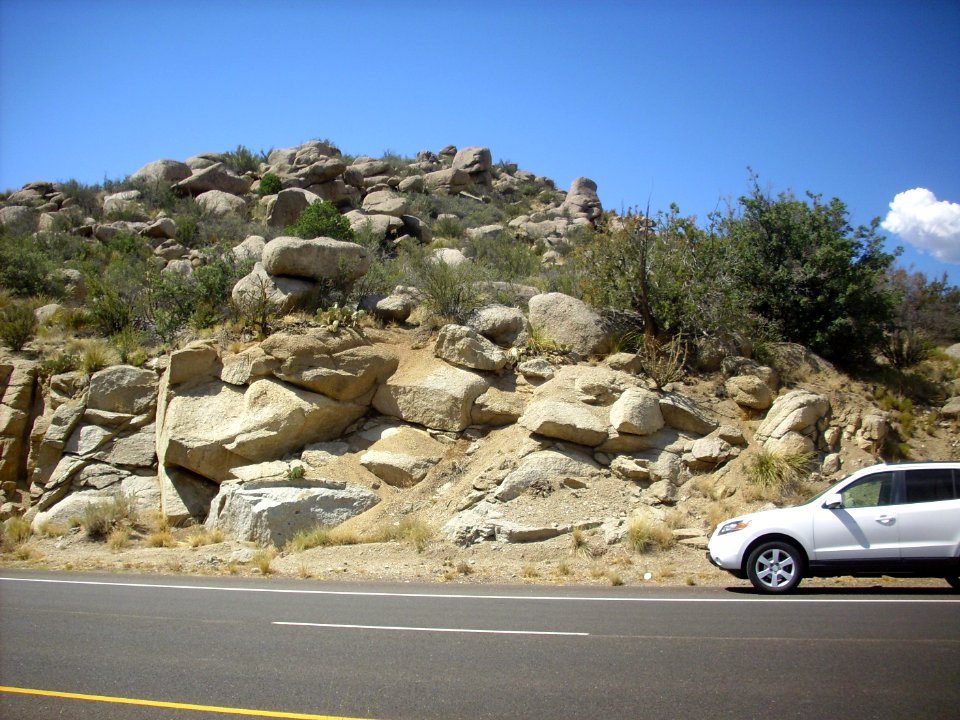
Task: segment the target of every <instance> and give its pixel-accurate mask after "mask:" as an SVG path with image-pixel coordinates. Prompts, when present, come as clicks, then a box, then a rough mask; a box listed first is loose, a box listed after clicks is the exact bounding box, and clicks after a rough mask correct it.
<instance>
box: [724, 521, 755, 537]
mask: <svg viewBox="0 0 960 720" xmlns="http://www.w3.org/2000/svg"><path fill="white" fill-rule="evenodd" d="M749 524H750V521H749V520H733V521H731V522H728V523H727V524H726V525H724V526H723V527H721V528H720V532H719V533H717V534H718V535H726V534H727V533H732V532H736V531H737V530H743V529H744V528H745V527H746V526H747V525H749Z"/></svg>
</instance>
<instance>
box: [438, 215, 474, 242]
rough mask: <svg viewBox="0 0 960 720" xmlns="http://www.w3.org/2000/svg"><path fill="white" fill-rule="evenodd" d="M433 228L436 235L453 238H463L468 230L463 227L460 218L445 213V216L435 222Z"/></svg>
mask: <svg viewBox="0 0 960 720" xmlns="http://www.w3.org/2000/svg"><path fill="white" fill-rule="evenodd" d="M431 229H432V231H433V234H434V236H435V237H438V238H451V239H453V240H458V239H460V238H462V237H463V235H464V233H465V232H466V230H465V229H464V227H463V223H462V222H460V218H457V217H453V216H451V215H445V216H444V217H442V218H439V219H438V220H437V221H436V222H435V223H433V228H431Z"/></svg>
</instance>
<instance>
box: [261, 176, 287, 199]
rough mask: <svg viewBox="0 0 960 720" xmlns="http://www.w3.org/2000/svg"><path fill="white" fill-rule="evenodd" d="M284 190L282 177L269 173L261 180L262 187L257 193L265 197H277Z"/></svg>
mask: <svg viewBox="0 0 960 720" xmlns="http://www.w3.org/2000/svg"><path fill="white" fill-rule="evenodd" d="M282 189H283V183H282V182H281V180H280V176H279V175H277V174H275V173H267V174H265V175H264V176H263V177H262V178H260V187H259V189H258V190H257V193H258V194H259V195H261V196H263V195H276V194H277V193H278V192H280V191H281V190H282Z"/></svg>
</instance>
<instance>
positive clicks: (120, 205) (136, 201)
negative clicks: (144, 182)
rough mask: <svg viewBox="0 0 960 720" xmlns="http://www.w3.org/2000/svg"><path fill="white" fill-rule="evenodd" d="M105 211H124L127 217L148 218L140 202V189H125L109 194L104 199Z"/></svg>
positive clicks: (110, 212) (105, 212) (117, 212)
mask: <svg viewBox="0 0 960 720" xmlns="http://www.w3.org/2000/svg"><path fill="white" fill-rule="evenodd" d="M103 212H104V214H105V215H116V214H120V213H123V214H124V215H127V216H128V217H127V219H131V218H132V219H136V220H141V221H142V220H147V219H148V215H147V213H146V211H145V210H144V209H143V206H142V205H141V204H140V191H139V190H124V191H123V192H118V193H113V194H112V195H107V196H106V197H105V198H104V199H103Z"/></svg>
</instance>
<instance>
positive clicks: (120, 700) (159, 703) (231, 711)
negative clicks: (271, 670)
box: [0, 685, 364, 720]
mask: <svg viewBox="0 0 960 720" xmlns="http://www.w3.org/2000/svg"><path fill="white" fill-rule="evenodd" d="M0 692H6V693H18V694H20V695H41V696H43V697H56V698H66V699H68V700H93V701H95V702H105V703H115V704H117V705H143V706H146V707H159V708H172V709H174V710H193V711H194V712H215V713H222V714H227V715H249V716H253V717H267V718H292V719H293V720H364V719H363V718H346V717H341V716H338V715H310V714H309V713H296V712H283V711H281V710H253V709H249V708H233V707H218V706H216V705H194V704H193V703H178V702H167V701H165V700H141V699H138V698H125V697H112V696H110V695H86V694H84V693H71V692H59V691H57V690H37V689H34V688H20V687H6V686H3V685H0Z"/></svg>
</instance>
